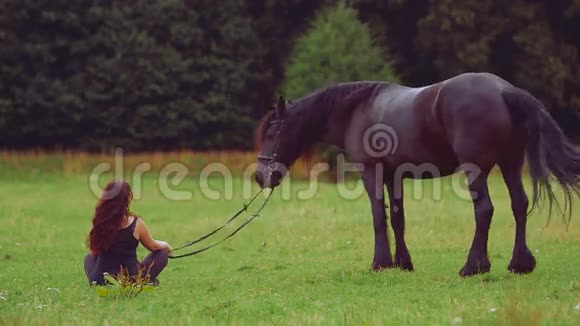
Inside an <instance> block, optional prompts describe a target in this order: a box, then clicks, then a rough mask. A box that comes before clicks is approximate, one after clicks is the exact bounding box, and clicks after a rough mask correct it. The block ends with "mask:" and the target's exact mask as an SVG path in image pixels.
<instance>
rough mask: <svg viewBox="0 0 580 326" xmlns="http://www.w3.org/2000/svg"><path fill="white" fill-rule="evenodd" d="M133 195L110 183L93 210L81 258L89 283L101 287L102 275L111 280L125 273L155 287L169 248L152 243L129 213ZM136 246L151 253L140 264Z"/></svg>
mask: <svg viewBox="0 0 580 326" xmlns="http://www.w3.org/2000/svg"><path fill="white" fill-rule="evenodd" d="M132 199H133V193H132V192H131V187H130V186H129V184H128V183H127V182H125V181H123V180H115V181H111V182H110V183H109V184H107V186H106V187H105V190H104V192H103V195H102V197H101V199H100V200H99V202H98V204H97V207H96V209H95V216H94V218H93V228H92V230H91V232H90V234H89V236H88V237H87V245H88V247H89V249H90V250H91V253H90V254H89V255H87V256H86V257H85V272H86V274H87V277H88V278H89V283H90V284H93V282H96V284H99V285H103V284H104V283H105V281H104V278H103V273H109V274H111V275H113V276H116V275H118V274H119V273H121V272H122V271H123V273H125V271H126V273H128V274H129V275H130V276H131V277H136V276H137V275H139V272H140V271H141V272H142V273H143V274H142V276H143V277H146V276H147V274H148V275H149V278H150V282H153V284H155V285H157V284H159V281H158V280H157V276H158V275H159V273H161V271H162V270H163V268H165V266H166V265H167V260H168V258H169V255H170V254H171V251H172V250H173V249H172V248H171V246H170V245H169V244H168V243H167V242H165V241H158V240H154V239H153V238H152V237H151V234H150V233H149V230H148V229H147V226H146V225H145V222H143V220H142V219H141V218H139V217H138V216H137V215H135V214H133V213H131V212H130V211H129V205H130V204H131V200H132ZM139 242H141V243H142V244H143V246H145V248H147V249H149V250H150V251H151V253H150V254H149V255H148V256H147V257H145V259H144V260H143V261H142V262H139V261H138V260H137V246H138V245H139Z"/></svg>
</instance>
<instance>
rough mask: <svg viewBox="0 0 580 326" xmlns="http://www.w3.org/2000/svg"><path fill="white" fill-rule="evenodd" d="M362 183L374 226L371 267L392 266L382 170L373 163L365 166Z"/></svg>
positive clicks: (375, 268) (377, 268)
mask: <svg viewBox="0 0 580 326" xmlns="http://www.w3.org/2000/svg"><path fill="white" fill-rule="evenodd" d="M362 179H363V183H364V185H365V189H366V191H367V194H368V196H369V200H370V202H371V208H372V212H373V224H374V228H375V256H374V259H373V269H374V270H381V269H383V268H389V267H393V258H392V257H391V250H390V248H389V240H388V238H387V213H386V211H385V191H384V183H383V178H382V171H377V169H376V168H375V166H374V165H369V166H365V169H364V171H363V173H362Z"/></svg>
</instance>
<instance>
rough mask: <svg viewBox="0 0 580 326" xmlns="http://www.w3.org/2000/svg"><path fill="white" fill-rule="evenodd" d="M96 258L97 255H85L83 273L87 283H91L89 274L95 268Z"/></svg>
mask: <svg viewBox="0 0 580 326" xmlns="http://www.w3.org/2000/svg"><path fill="white" fill-rule="evenodd" d="M97 259H98V257H97V256H93V255H91V254H88V255H86V256H85V274H87V279H88V280H89V284H91V274H92V273H93V272H94V271H95V270H96V269H97Z"/></svg>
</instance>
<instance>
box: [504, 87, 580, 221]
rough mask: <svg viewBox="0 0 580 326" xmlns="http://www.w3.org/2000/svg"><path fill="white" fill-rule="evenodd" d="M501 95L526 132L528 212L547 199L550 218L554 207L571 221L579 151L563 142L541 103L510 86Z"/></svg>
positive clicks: (578, 191) (579, 176) (578, 185)
mask: <svg viewBox="0 0 580 326" xmlns="http://www.w3.org/2000/svg"><path fill="white" fill-rule="evenodd" d="M502 95H503V98H504V100H505V102H506V103H507V105H508V107H509V110H510V112H511V115H512V117H513V119H514V120H515V121H516V123H517V122H518V121H521V122H523V124H524V125H525V126H526V129H527V133H528V135H527V146H526V151H527V159H528V165H529V169H530V174H531V176H532V182H533V189H534V194H533V200H532V206H531V209H530V212H532V211H533V210H534V209H535V208H537V207H538V205H539V204H540V203H541V202H542V201H543V200H544V199H545V197H548V201H549V204H550V215H551V213H552V207H553V204H556V207H557V208H558V210H559V212H560V213H561V214H562V215H563V217H565V216H567V217H568V221H567V222H570V219H571V217H572V206H571V205H572V199H573V196H574V195H576V196H580V149H579V148H578V147H575V146H574V145H572V144H571V143H570V142H569V141H568V140H567V139H566V136H564V134H563V133H562V130H561V129H560V128H559V127H558V125H557V124H556V122H555V121H554V120H553V119H552V118H551V117H550V115H549V114H548V112H547V111H546V109H545V108H544V105H543V104H542V102H540V101H539V100H538V99H536V98H535V97H534V96H532V95H531V94H530V93H528V92H527V91H525V90H523V89H520V88H516V87H510V88H509V89H507V90H504V91H503V93H502ZM552 179H555V180H556V181H557V182H558V184H559V185H560V186H561V187H562V189H563V191H564V207H562V206H561V205H560V203H559V201H558V199H557V198H556V195H555V194H554V191H553V189H552V185H551V183H550V181H551V180H552Z"/></svg>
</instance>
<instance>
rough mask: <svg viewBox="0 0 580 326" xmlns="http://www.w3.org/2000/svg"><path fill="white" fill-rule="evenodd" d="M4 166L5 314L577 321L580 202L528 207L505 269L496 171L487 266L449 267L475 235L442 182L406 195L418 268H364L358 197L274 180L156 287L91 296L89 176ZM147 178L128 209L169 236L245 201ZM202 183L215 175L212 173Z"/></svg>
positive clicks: (1, 270)
mask: <svg viewBox="0 0 580 326" xmlns="http://www.w3.org/2000/svg"><path fill="white" fill-rule="evenodd" d="M0 167H1V166H0ZM2 168H3V171H2V172H1V173H0V324H1V325H14V324H15V325H29V324H50V325H54V324H99V325H124V324H131V325H134V324H155V325H159V324H166V323H171V324H197V323H200V322H201V323H204V324H225V323H227V324H255V323H259V324H324V325H327V324H331V325H334V324H339V325H342V324H352V325H360V324H372V325H375V324H393V325H394V324H397V325H398V324H421V325H424V324H426V325H450V324H453V325H457V324H465V325H473V324H499V325H504V324H514V325H543V324H547V325H573V324H576V325H578V324H580V307H579V306H578V305H579V304H580V221H579V218H580V216H578V215H579V214H578V212H580V202H578V201H576V202H575V205H576V206H575V210H574V216H573V217H572V223H571V225H570V226H569V229H568V230H566V227H565V225H563V224H562V223H561V221H560V219H558V218H553V219H552V220H551V223H550V225H549V226H547V227H546V222H547V217H546V212H540V213H535V214H534V215H532V216H531V217H530V222H529V224H528V225H529V227H528V238H529V244H530V248H531V249H532V251H533V252H534V254H535V255H536V258H537V261H538V266H537V269H536V271H535V272H534V273H532V274H530V275H525V276H518V275H512V274H510V273H509V272H508V271H507V268H506V267H507V265H508V263H509V260H510V257H511V250H512V245H513V239H514V224H513V217H512V215H511V211H510V205H509V198H508V196H507V191H506V189H505V186H504V184H503V181H502V180H501V176H500V175H499V174H497V175H494V176H493V177H492V178H491V184H490V189H491V192H492V198H493V200H494V204H495V207H496V211H495V215H494V220H493V223H492V230H491V235H490V246H489V253H490V258H491V262H492V271H491V272H490V273H489V274H487V275H483V276H476V277H472V278H468V279H462V278H460V277H458V274H457V273H458V271H459V269H460V268H461V266H462V265H463V263H464V262H465V259H466V255H467V250H468V249H469V245H470V243H471V239H472V236H473V229H474V222H473V215H472V206H471V203H470V202H468V201H464V200H460V199H457V198H455V197H454V196H453V195H452V194H451V193H450V192H446V191H445V190H443V199H442V200H432V199H429V198H425V199H421V200H414V199H411V198H409V196H407V200H406V213H407V241H408V245H409V250H410V252H411V255H412V257H413V262H414V265H415V268H416V271H415V272H412V273H409V272H403V271H400V270H396V269H395V270H387V271H383V272H379V273H377V272H372V271H370V270H369V266H370V263H371V260H372V248H373V231H372V223H371V217H370V207H369V205H368V204H367V198H366V197H364V196H362V197H360V198H358V199H355V200H343V199H341V198H340V197H339V196H338V194H337V190H336V186H335V185H332V184H322V185H320V188H319V190H318V192H317V194H316V196H315V197H314V198H313V199H310V200H306V201H303V200H300V199H298V198H296V196H294V197H293V198H292V199H290V200H282V199H281V198H279V195H280V194H279V193H275V195H274V197H273V199H272V201H271V202H270V204H269V205H268V207H267V208H266V209H265V211H264V212H263V216H261V217H260V218H259V219H257V220H256V221H255V222H254V223H253V224H251V225H250V226H249V227H248V228H247V229H245V230H243V231H242V232H241V233H239V234H238V235H237V236H236V237H235V238H233V239H231V240H230V241H228V242H227V243H225V244H223V245H221V246H219V247H217V248H214V249H212V250H210V251H208V252H206V253H203V254H201V255H199V256H195V257H190V258H185V259H179V260H175V261H170V264H169V265H168V267H167V269H166V270H165V271H164V272H163V273H162V275H161V277H160V280H161V286H160V287H158V288H157V289H156V290H155V291H153V292H148V293H143V294H141V295H139V296H138V297H136V298H134V299H129V300H115V299H111V298H99V297H98V296H97V293H96V292H95V290H94V289H92V288H90V287H89V286H88V285H87V281H86V278H85V275H84V272H83V267H82V260H83V257H84V255H85V254H86V253H87V251H86V249H85V247H84V240H85V237H86V235H87V233H88V231H89V228H90V220H91V217H92V216H91V214H92V211H93V208H94V205H95V203H96V198H95V197H94V195H93V194H92V193H91V192H90V191H89V186H88V177H87V176H86V175H82V174H72V173H71V174H63V173H56V172H51V173H43V172H42V171H35V172H34V173H26V172H23V170H18V172H14V171H11V170H10V169H12V168H10V167H7V166H6V165H5V166H3V167H2ZM15 171H16V170H15ZM12 172H14V173H12ZM156 180H157V179H156V178H155V177H154V176H147V177H145V179H144V182H143V187H142V192H143V195H142V198H141V199H139V200H136V201H135V202H134V204H133V206H132V210H133V211H135V212H136V213H138V214H140V215H141V216H142V217H143V218H144V219H145V221H146V222H147V223H148V225H149V228H150V229H151V231H152V233H153V235H154V236H155V237H156V238H158V239H163V240H167V241H169V242H170V243H172V244H173V245H179V244H181V243H183V242H185V241H186V240H190V239H191V238H194V237H195V236H196V235H200V234H202V233H205V232H207V231H209V230H210V229H211V228H212V227H215V226H217V225H219V224H220V223H222V222H223V221H224V220H225V219H226V218H227V217H228V216H230V214H232V213H233V212H234V211H236V210H237V209H238V208H239V207H240V206H241V204H242V203H243V201H244V200H243V198H240V193H241V191H240V190H239V189H241V181H240V179H237V180H236V182H235V183H234V185H235V191H234V199H232V200H209V199H206V198H204V197H203V196H201V194H200V191H199V184H198V182H197V180H196V179H193V178H190V179H188V180H187V181H185V182H184V183H183V184H181V185H179V186H177V187H176V188H178V189H190V190H192V191H193V199H192V200H188V201H172V200H168V199H166V198H164V197H163V196H162V195H161V193H160V191H159V188H158V186H157V184H156ZM103 181H106V180H103ZM212 184H213V185H214V186H215V187H217V188H219V187H220V185H221V184H222V182H221V181H220V180H217V179H214V180H212ZM424 184H425V185H428V184H429V182H424ZM443 185H444V187H448V186H449V185H448V180H446V181H444V182H443ZM294 186H295V187H294V189H295V190H298V189H300V188H304V187H305V184H304V183H301V182H295V184H294ZM406 193H407V195H408V194H409V193H411V188H410V187H407V191H406ZM426 197H429V195H428V194H427V195H426ZM139 250H140V251H139V253H140V256H143V255H144V254H145V253H146V252H145V251H144V250H143V248H140V249H139Z"/></svg>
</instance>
